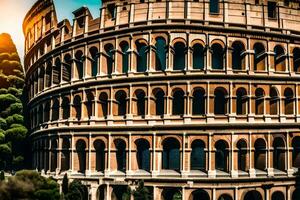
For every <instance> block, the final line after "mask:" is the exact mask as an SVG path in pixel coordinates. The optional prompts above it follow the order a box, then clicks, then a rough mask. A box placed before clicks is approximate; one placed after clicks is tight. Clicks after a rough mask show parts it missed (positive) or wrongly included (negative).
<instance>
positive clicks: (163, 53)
mask: <svg viewBox="0 0 300 200" xmlns="http://www.w3.org/2000/svg"><path fill="white" fill-rule="evenodd" d="M167 50H168V49H167V42H166V39H165V38H164V37H161V36H158V37H156V38H155V70H157V71H160V70H162V71H164V70H165V69H166V60H167V52H168V51H167Z"/></svg>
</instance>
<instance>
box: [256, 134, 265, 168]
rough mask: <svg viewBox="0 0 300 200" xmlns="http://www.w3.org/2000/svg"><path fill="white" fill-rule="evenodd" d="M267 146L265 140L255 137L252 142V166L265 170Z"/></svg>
mask: <svg viewBox="0 0 300 200" xmlns="http://www.w3.org/2000/svg"><path fill="white" fill-rule="evenodd" d="M266 151H267V146H266V142H265V140H264V139H262V138H258V139H256V141H255V143H254V168H255V169H259V170H263V171H264V170H266V167H267V165H266V164H267V163H266V158H267V154H266Z"/></svg>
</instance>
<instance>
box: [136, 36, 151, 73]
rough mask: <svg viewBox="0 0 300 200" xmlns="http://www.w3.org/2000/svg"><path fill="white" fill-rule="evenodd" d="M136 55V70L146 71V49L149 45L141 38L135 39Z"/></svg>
mask: <svg viewBox="0 0 300 200" xmlns="http://www.w3.org/2000/svg"><path fill="white" fill-rule="evenodd" d="M135 45H136V50H137V57H136V65H137V66H136V71H137V72H146V71H147V67H148V51H149V46H148V43H147V42H146V41H144V40H143V39H139V40H136V42H135Z"/></svg>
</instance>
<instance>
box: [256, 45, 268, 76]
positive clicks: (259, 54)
mask: <svg viewBox="0 0 300 200" xmlns="http://www.w3.org/2000/svg"><path fill="white" fill-rule="evenodd" d="M265 49H266V48H265V46H264V45H263V44H262V43H260V42H256V43H255V44H254V45H253V50H254V62H253V63H254V70H255V71H264V70H265V65H266V57H267V54H266V50H265Z"/></svg>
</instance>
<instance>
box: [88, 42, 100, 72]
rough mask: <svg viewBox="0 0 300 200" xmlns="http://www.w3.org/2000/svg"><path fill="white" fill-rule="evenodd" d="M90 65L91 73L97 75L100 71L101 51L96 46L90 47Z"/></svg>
mask: <svg viewBox="0 0 300 200" xmlns="http://www.w3.org/2000/svg"><path fill="white" fill-rule="evenodd" d="M90 55H91V58H90V65H91V66H90V67H91V69H90V70H91V74H92V76H93V77H95V76H97V73H98V64H99V61H98V59H99V51H98V49H97V48H96V47H92V48H90Z"/></svg>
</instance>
